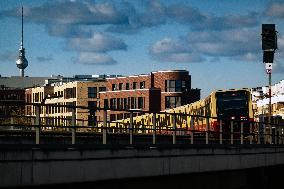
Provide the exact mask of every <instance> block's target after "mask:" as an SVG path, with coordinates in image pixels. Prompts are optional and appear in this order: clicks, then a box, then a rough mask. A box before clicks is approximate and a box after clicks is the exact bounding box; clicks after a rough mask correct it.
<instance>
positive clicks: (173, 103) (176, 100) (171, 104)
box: [166, 96, 181, 109]
mask: <svg viewBox="0 0 284 189" xmlns="http://www.w3.org/2000/svg"><path fill="white" fill-rule="evenodd" d="M179 106H181V97H177V96H166V109H168V108H176V107H179Z"/></svg>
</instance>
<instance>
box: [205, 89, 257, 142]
mask: <svg viewBox="0 0 284 189" xmlns="http://www.w3.org/2000/svg"><path fill="white" fill-rule="evenodd" d="M206 100H207V101H210V102H208V104H211V107H210V111H209V112H208V113H210V117H217V118H218V120H214V121H213V123H212V122H211V125H212V126H211V129H212V130H213V131H217V132H219V131H220V120H222V122H223V124H222V125H223V127H222V130H223V133H224V136H226V135H228V134H229V133H230V130H231V129H230V126H231V123H232V121H233V130H234V132H236V133H240V131H241V128H240V127H241V123H243V132H244V134H246V135H247V134H248V133H249V131H250V128H249V127H250V126H249V121H253V112H252V101H251V93H250V91H249V90H248V89H239V90H235V89H231V90H225V91H216V92H213V93H211V95H210V96H209V97H207V98H206Z"/></svg>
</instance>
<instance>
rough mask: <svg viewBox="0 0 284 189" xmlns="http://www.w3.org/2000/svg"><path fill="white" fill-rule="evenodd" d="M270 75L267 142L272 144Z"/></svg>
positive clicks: (269, 77)
mask: <svg viewBox="0 0 284 189" xmlns="http://www.w3.org/2000/svg"><path fill="white" fill-rule="evenodd" d="M271 74H272V72H269V74H268V80H269V81H268V82H269V115H268V124H269V142H270V144H271V143H272V126H271V117H272V106H271Z"/></svg>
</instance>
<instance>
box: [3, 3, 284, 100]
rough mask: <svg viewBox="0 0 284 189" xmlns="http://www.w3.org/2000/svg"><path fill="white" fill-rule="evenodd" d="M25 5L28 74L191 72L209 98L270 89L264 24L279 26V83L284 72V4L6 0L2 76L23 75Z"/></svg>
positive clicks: (276, 68)
mask: <svg viewBox="0 0 284 189" xmlns="http://www.w3.org/2000/svg"><path fill="white" fill-rule="evenodd" d="M21 6H24V22H25V25H24V36H25V39H24V46H25V48H26V57H27V59H28V61H29V66H28V67H27V68H26V75H28V76H50V75H52V74H55V75H64V76H73V75H75V74H121V75H134V74H142V73H150V72H151V71H156V70H176V69H186V70H188V71H189V72H190V74H191V75H192V87H193V88H200V89H201V94H202V97H205V96H206V95H208V94H209V93H210V92H212V91H213V90H218V89H231V88H243V87H248V88H250V87H256V86H263V85H267V75H266V73H265V66H264V64H263V63H262V50H261V24H264V23H270V24H276V29H277V31H278V47H279V49H278V50H277V52H276V55H275V61H274V62H275V63H274V65H273V66H274V67H273V76H272V81H273V83H275V82H278V81H279V80H281V79H284V78H283V73H284V63H283V61H282V60H283V59H284V54H283V52H284V50H283V49H284V35H283V33H284V24H283V19H284V2H281V1H265V0H254V1H250V0H245V1H244V0H230V1H228V0H200V1H199V0H198V1H197V0H174V1H170V0H164V1H163V0H161V1H156V0H152V1H150V0H149V1H142V0H140V1H138V0H137V1H135V0H131V1H130V0H129V1H126V0H121V1H117V0H116V1H115V0H113V1H99V0H97V1H90V0H87V1H76V0H72V1H70V0H69V1H67V0H53V1H44V0H30V1H15V0H1V1H0V22H1V24H0V74H1V75H2V76H13V75H19V70H18V69H17V67H16V63H15V60H16V58H17V53H18V49H19V46H20V33H21V16H20V8H21Z"/></svg>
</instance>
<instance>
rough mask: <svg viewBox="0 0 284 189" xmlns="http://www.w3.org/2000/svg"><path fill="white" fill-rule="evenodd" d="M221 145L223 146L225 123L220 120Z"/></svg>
mask: <svg viewBox="0 0 284 189" xmlns="http://www.w3.org/2000/svg"><path fill="white" fill-rule="evenodd" d="M219 134H220V144H223V121H222V120H220V133H219Z"/></svg>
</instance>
